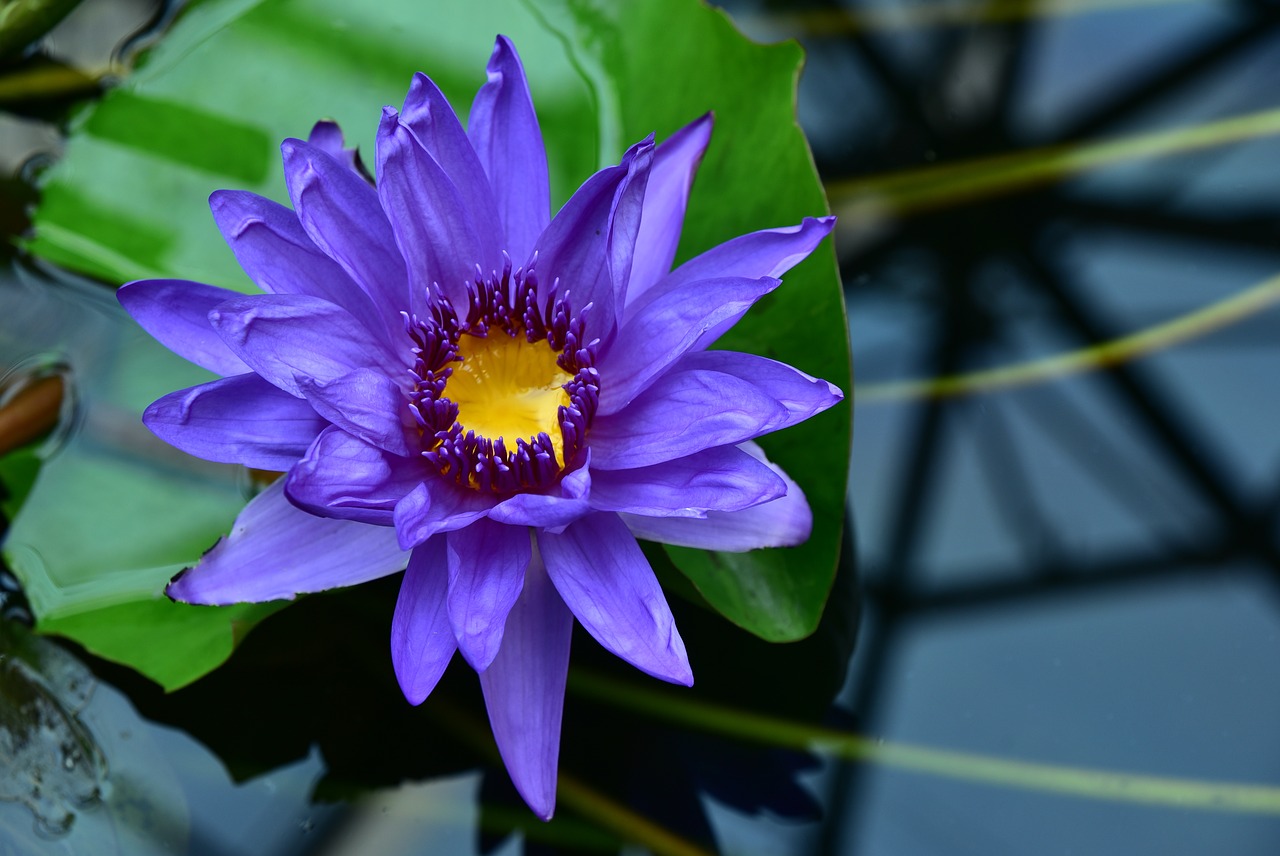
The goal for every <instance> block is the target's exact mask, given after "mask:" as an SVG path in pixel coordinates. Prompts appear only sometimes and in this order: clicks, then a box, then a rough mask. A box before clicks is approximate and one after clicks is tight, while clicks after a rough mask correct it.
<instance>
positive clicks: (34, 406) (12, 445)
mask: <svg viewBox="0 0 1280 856" xmlns="http://www.w3.org/2000/svg"><path fill="white" fill-rule="evenodd" d="M62 392H63V386H62V378H60V377H58V376H57V375H51V376H49V377H44V378H41V379H39V380H37V381H35V382H34V383H32V384H31V385H29V386H27V387H25V388H23V389H21V390H19V391H18V392H17V394H15V395H14V396H13V398H11V399H10V400H8V401H4V402H3V403H0V455H5V454H8V453H9V452H12V451H13V450H14V449H17V448H19V447H21V446H25V445H26V444H27V443H30V442H31V441H32V440H37V439H39V438H40V437H43V436H44V435H45V434H48V433H49V432H50V431H52V430H53V428H54V426H55V425H57V424H58V414H59V413H60V412H61V408H62Z"/></svg>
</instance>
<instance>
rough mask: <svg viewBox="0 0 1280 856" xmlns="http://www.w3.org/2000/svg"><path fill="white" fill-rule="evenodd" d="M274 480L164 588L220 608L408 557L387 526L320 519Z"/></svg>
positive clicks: (344, 578) (388, 568)
mask: <svg viewBox="0 0 1280 856" xmlns="http://www.w3.org/2000/svg"><path fill="white" fill-rule="evenodd" d="M282 482H283V480H277V481H276V482H275V483H274V484H272V485H271V486H270V487H268V488H267V489H266V490H264V491H263V492H262V493H260V494H258V496H256V497H254V499H253V500H252V501H251V502H250V503H249V504H248V505H246V506H245V507H244V510H243V511H241V512H240V516H239V517H237V518H236V522H235V525H233V526H232V527H231V534H230V535H229V536H227V537H226V538H223V539H222V540H220V541H219V542H218V543H217V544H215V545H214V546H213V548H212V549H211V550H209V552H207V553H205V554H204V556H203V557H202V558H201V559H200V562H199V563H198V564H197V565H196V566H195V567H193V568H191V569H189V570H187V571H184V572H183V573H182V574H180V575H179V576H178V577H177V578H176V579H174V581H173V582H171V583H169V587H168V588H167V589H166V590H165V592H166V593H167V594H168V595H169V597H171V598H173V599H174V600H180V601H183V602H184V603H202V604H211V605H216V606H222V605H225V604H229V603H260V602H262V601H268V600H284V599H290V598H292V597H294V595H297V594H302V593H305V592H316V591H323V590H324V589H330V588H336V587H337V586H351V585H356V584H358V583H364V582H368V581H369V580H375V579H377V578H379V577H385V576H386V575H387V574H393V573H395V572H396V571H398V570H400V569H401V568H403V567H404V565H405V562H406V561H407V560H408V558H409V557H408V554H407V553H405V552H403V551H402V550H400V548H399V547H398V546H397V545H396V537H395V533H394V532H393V531H392V530H391V529H390V528H388V527H385V526H368V525H366V524H363V523H352V522H350V521H347V520H330V519H328V518H325V517H316V516H315V515H313V514H308V513H307V512H305V511H301V510H299V509H297V508H295V507H294V506H293V504H292V503H290V502H289V501H288V500H287V499H285V496H284V485H283V483H282Z"/></svg>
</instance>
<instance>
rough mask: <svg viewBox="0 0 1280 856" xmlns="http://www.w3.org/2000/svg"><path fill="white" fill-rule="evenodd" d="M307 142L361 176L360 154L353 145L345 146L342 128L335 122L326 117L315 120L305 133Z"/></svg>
mask: <svg viewBox="0 0 1280 856" xmlns="http://www.w3.org/2000/svg"><path fill="white" fill-rule="evenodd" d="M307 142H308V143H310V144H311V145H313V146H315V147H316V148H318V149H320V150H321V151H323V152H324V153H325V154H327V155H329V157H331V158H333V159H334V160H336V161H338V162H339V163H341V164H343V165H345V166H346V167H347V168H348V169H350V170H352V171H354V172H355V173H356V174H357V175H360V176H361V177H363V173H362V171H361V168H360V155H359V153H358V152H357V151H356V149H355V147H354V146H353V147H352V148H347V147H346V143H345V141H344V140H343V138H342V128H340V127H338V123H337V122H333V121H330V120H327V119H322V120H321V121H319V122H316V123H315V124H314V125H313V126H311V133H310V134H307Z"/></svg>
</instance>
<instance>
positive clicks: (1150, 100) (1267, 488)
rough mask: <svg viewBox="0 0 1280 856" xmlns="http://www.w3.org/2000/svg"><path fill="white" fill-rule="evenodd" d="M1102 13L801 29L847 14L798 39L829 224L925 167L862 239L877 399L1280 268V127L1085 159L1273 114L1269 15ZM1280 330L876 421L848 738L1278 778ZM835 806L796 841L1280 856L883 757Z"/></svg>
mask: <svg viewBox="0 0 1280 856" xmlns="http://www.w3.org/2000/svg"><path fill="white" fill-rule="evenodd" d="M1095 5H1097V4H1095ZM1107 5H1108V6H1112V5H1114V7H1115V8H1108V9H1103V10H1100V11H1099V10H1096V9H1095V10H1094V11H1093V12H1092V13H1089V14H1058V13H1059V12H1061V9H1062V8H1063V7H1062V6H1061V4H1060V5H1059V6H1054V7H1048V6H1044V5H1042V4H1021V12H1020V13H1019V14H1017V15H1012V14H1005V12H1008V9H1007V7H1006V6H1002V5H999V4H972V5H971V4H949V6H948V8H949V9H951V10H952V12H954V13H956V14H959V13H960V12H961V11H963V10H965V9H967V10H968V12H969V13H970V14H969V19H968V20H967V21H966V22H965V24H964V25H960V26H956V25H947V26H941V25H937V24H936V23H930V24H927V25H925V24H920V23H919V22H917V23H916V25H914V26H907V27H906V28H905V29H903V28H902V27H897V26H895V27H888V26H883V25H877V24H876V23H875V22H874V21H871V22H870V23H868V20H867V19H866V17H865V16H864V15H863V13H864V12H865V11H867V10H868V9H875V10H886V9H897V10H899V12H900V13H901V14H902V16H903V17H904V18H907V19H910V18H911V10H912V9H918V8H925V9H927V8H932V6H927V7H912V6H907V5H899V4H885V5H883V6H880V5H876V6H864V5H861V4H859V5H857V6H852V7H846V8H840V7H838V6H834V5H825V6H823V10H824V11H823V13H822V17H821V18H820V19H811V18H808V16H807V15H806V14H805V13H796V15H795V16H793V17H791V18H790V20H791V23H792V26H800V27H804V26H805V21H806V20H808V21H810V22H811V21H813V20H821V21H822V22H823V23H822V25H821V30H820V31H815V30H808V31H806V32H805V37H806V42H807V44H808V45H809V46H810V48H811V51H810V65H809V69H808V76H807V78H806V80H805V82H804V84H803V85H802V100H801V103H802V110H803V112H802V118H806V117H807V119H808V122H807V127H809V129H810V131H811V139H812V140H813V144H814V148H815V155H816V157H817V158H818V162H819V164H820V167H821V168H822V170H823V172H824V174H825V175H826V177H827V179H828V182H829V187H831V188H832V193H833V199H832V203H833V206H835V207H837V208H839V207H840V206H841V205H842V204H845V201H846V199H847V197H845V196H842V195H841V193H842V189H843V188H857V187H861V186H863V185H862V184H860V183H859V182H860V181H861V180H862V179H863V178H874V177H877V176H880V175H883V174H885V173H887V172H892V171H894V170H902V169H910V170H912V173H911V176H912V178H911V181H912V182H914V184H913V185H912V186H911V187H910V188H909V194H910V200H911V203H910V205H909V206H908V207H902V206H898V207H894V206H893V205H889V204H884V205H882V210H881V215H882V216H879V217H877V216H874V215H875V212H874V211H870V213H868V210H863V211H862V212H861V213H860V216H861V217H862V219H863V221H864V222H863V223H861V224H859V226H858V228H857V229H854V230H852V231H850V232H846V234H845V238H846V241H845V243H844V244H843V245H842V248H841V262H842V269H843V272H844V275H845V282H846V288H847V294H848V302H849V318H850V325H851V337H852V342H853V349H854V359H855V365H856V367H857V372H858V379H859V386H860V387H861V388H866V387H867V386H870V385H874V384H875V383H877V382H881V381H889V380H899V379H916V378H932V377H942V376H953V375H963V374H965V373H967V372H973V371H977V370H981V369H987V368H991V367H997V366H1006V365H1017V364H1020V363H1024V362H1026V361H1030V360H1035V359H1039V358H1043V357H1045V356H1048V355H1053V354H1059V353H1063V352H1068V351H1073V350H1078V349H1085V348H1089V347H1091V346H1094V345H1097V344H1099V343H1105V342H1108V341H1111V340H1113V339H1115V338H1116V337H1117V336H1120V335H1124V334H1127V333H1130V332H1133V331H1137V330H1141V329H1143V328H1145V327H1148V326H1150V325H1152V324H1156V323H1159V322H1163V321H1165V320H1167V319H1169V318H1172V317H1175V316H1178V315H1182V314H1185V313H1192V312H1195V311H1196V310H1198V309H1200V308H1201V307H1203V306H1205V305H1208V304H1210V303H1213V302H1215V301H1218V300H1222V299H1224V298H1227V297H1229V296H1230V295H1232V294H1234V293H1237V292H1241V291H1243V290H1245V289H1246V288H1249V287H1251V286H1254V285H1255V284H1257V283H1259V282H1261V281H1263V280H1265V279H1267V278H1268V277H1271V276H1273V275H1274V274H1275V272H1276V269H1277V261H1280V202H1277V199H1280V196H1277V193H1276V192H1277V190H1280V187H1278V186H1277V180H1276V173H1275V171H1274V170H1273V169H1271V168H1270V167H1267V166H1264V164H1265V163H1268V162H1273V161H1274V159H1275V156H1276V154H1277V153H1278V152H1280V146H1278V145H1277V143H1276V142H1275V140H1274V137H1272V136H1266V137H1257V138H1255V140H1254V141H1253V142H1250V143H1247V144H1244V145H1212V146H1210V147H1208V148H1204V149H1202V150H1199V151H1196V152H1194V153H1189V152H1188V150H1186V149H1184V150H1183V153H1182V154H1179V155H1177V156H1165V157H1151V156H1146V157H1143V158H1132V157H1128V156H1124V157H1120V156H1116V157H1114V158H1113V159H1112V160H1108V159H1107V158H1106V157H1103V158H1100V159H1099V160H1098V161H1096V162H1095V163H1094V164H1093V166H1092V167H1091V168H1090V169H1088V170H1085V171H1084V172H1080V171H1078V170H1076V168H1075V166H1074V165H1072V164H1071V163H1069V162H1067V161H1063V160H1062V156H1063V155H1064V153H1066V155H1067V156H1068V157H1075V156H1077V153H1080V152H1085V151H1090V152H1093V153H1098V152H1103V153H1105V152H1107V151H1109V150H1107V149H1103V148H1090V147H1091V146H1092V145H1093V143H1094V141H1096V140H1098V139H1100V138H1105V137H1108V136H1117V135H1121V136H1124V137H1125V138H1127V139H1136V138H1140V137H1142V136H1143V135H1147V137H1145V138H1144V139H1147V140H1149V139H1151V136H1150V135H1154V134H1156V133H1157V132H1168V131H1170V130H1176V129H1178V128H1185V127H1190V126H1194V125H1198V124H1201V123H1205V122H1209V121H1211V120H1217V119H1220V118H1223V117H1230V116H1236V115H1242V114H1252V113H1255V111H1265V110H1269V109H1273V108H1274V106H1275V100H1274V89H1273V88H1272V87H1270V86H1269V85H1268V84H1267V82H1266V81H1268V80H1269V79H1271V76H1272V72H1271V69H1273V68H1274V66H1275V62H1276V59H1277V57H1278V56H1280V42H1277V41H1276V39H1275V38H1274V32H1275V29H1274V28H1275V25H1276V22H1277V19H1276V17H1275V14H1274V10H1273V7H1271V6H1269V5H1265V4H1245V5H1242V6H1230V7H1228V6H1225V5H1222V4H1214V3H1190V4H1160V5H1144V6H1143V7H1142V8H1140V9H1139V8H1132V7H1128V6H1127V5H1126V4H1123V3H1115V4H1107ZM1066 8H1068V9H1069V6H1068V7H1066ZM1048 9H1055V10H1057V11H1056V12H1055V13H1054V14H1053V15H1052V16H1050V15H1048V14H1042V12H1043V11H1044V10H1048ZM1001 10H1004V12H1002V11H1001ZM753 20H759V21H761V22H762V23H764V24H767V23H768V22H769V18H768V16H767V15H765V16H763V17H761V18H757V19H753ZM843 104H849V105H850V106H849V108H847V109H843V108H840V107H838V105H843ZM1273 133H1274V130H1269V131H1268V134H1273ZM1173 139H1175V141H1179V142H1180V141H1181V140H1180V138H1176V137H1175V138H1173ZM1063 143H1070V144H1072V148H1071V149H1068V150H1064V149H1061V148H1052V146H1057V145H1059V144H1063ZM1015 151H1027V152H1030V153H1032V154H1033V155H1036V157H1035V158H1034V159H1033V160H1028V161H1025V162H1024V163H1026V164H1031V165H1032V166H1030V167H1028V169H1043V171H1044V174H1043V175H1041V176H1040V177H1039V178H1037V180H1036V181H1035V182H1030V183H1027V182H1024V181H1023V176H1025V174H1026V173H1023V176H1019V175H1017V174H1014V173H1013V172H1004V173H1002V172H1001V171H1000V169H1003V166H1000V164H997V165H996V166H1000V169H996V168H993V166H992V162H990V161H988V160H984V159H985V158H987V157H988V156H991V155H997V154H1000V155H1003V154H1004V153H1007V152H1015ZM1110 151H1118V150H1116V149H1113V150H1110ZM1037 153H1038V154H1037ZM1055 159H1057V160H1055ZM1046 167H1047V168H1046ZM1059 167H1060V168H1061V169H1060V171H1057V170H1059ZM1068 167H1070V168H1068ZM948 171H950V172H948ZM957 175H960V176H961V177H962V179H963V181H969V182H970V184H968V185H967V187H966V189H964V190H963V191H961V190H958V189H957V188H959V187H962V186H963V185H962V181H961V180H958V179H956V176H957ZM877 186H879V187H882V188H883V187H889V189H890V190H891V191H893V193H898V192H899V191H900V190H901V188H894V187H892V186H889V185H885V184H884V183H883V182H881V184H879V185H877ZM893 193H890V194H889V197H890V201H892V200H893V199H894V198H903V197H902V195H901V193H899V196H898V197H894V196H893ZM1277 317H1278V316H1277V314H1276V313H1275V312H1274V311H1259V312H1258V313H1257V314H1255V315H1253V316H1252V317H1250V318H1249V319H1248V320H1247V321H1245V322H1244V323H1240V324H1238V325H1236V326H1233V327H1231V328H1229V329H1227V330H1224V331H1219V332H1216V333H1213V334H1205V335H1197V336H1195V337H1193V339H1192V340H1191V341H1189V342H1187V343H1185V344H1182V345H1180V346H1178V347H1176V348H1172V349H1167V350H1159V351H1157V352H1155V353H1153V354H1151V355H1149V356H1145V357H1143V358H1142V359H1139V360H1126V361H1123V362H1121V363H1120V364H1119V365H1116V366H1113V367H1111V368H1109V369H1105V370H1103V369H1102V368H1099V369H1098V370H1095V371H1093V372H1091V373H1086V374H1084V375H1079V376H1073V377H1068V378H1054V379H1049V380H1046V381H1044V382H1042V383H1040V384H1038V385H1036V386H1033V387H1028V388H1023V389H1018V390H1012V391H997V392H988V393H975V394H971V395H967V396H961V397H948V398H936V399H935V398H931V397H929V396H927V395H921V396H919V397H917V398H916V399H914V400H910V401H906V402H901V401H900V402H897V403H887V402H883V401H880V402H876V401H871V400H864V401H859V402H858V403H857V405H856V409H855V444H854V454H853V469H852V482H851V493H852V498H853V504H854V513H855V516H856V518H857V521H858V531H859V537H860V567H861V570H862V572H863V574H864V577H865V583H866V594H867V598H868V614H867V624H866V626H865V627H864V633H863V635H862V638H861V640H860V644H859V650H858V653H857V655H856V657H855V663H854V668H853V670H852V672H851V674H850V679H849V682H848V683H847V685H846V687H845V688H844V690H843V691H842V694H841V697H840V701H839V703H840V704H841V705H842V706H843V707H844V708H845V709H847V710H849V711H851V712H852V713H853V715H854V717H855V718H856V723H857V725H856V727H857V728H858V729H859V730H860V731H862V732H865V733H869V734H873V735H878V736H882V737H885V738H887V739H889V740H900V741H906V742H910V743H917V744H925V745H929V746H936V747H946V748H951V749H958V750H967V751H976V752H981V753H985V754H988V755H993V756H998V757H1002V758H1012V759H1022V760H1032V761H1041V762H1049V763H1059V764H1068V765H1075V766H1081V767H1090V768H1096V769H1104V770H1114V771H1128V772H1134V773H1148V774H1157V775H1166V776H1181V777H1193V778H1200V779H1207V780H1227V781H1239V782H1256V783H1268V782H1271V783H1274V782H1275V781H1277V778H1278V777H1280V741H1278V740H1277V739H1276V737H1275V732H1274V729H1271V728H1270V727H1269V726H1267V725H1266V724H1264V723H1266V722H1268V721H1273V720H1274V719H1275V717H1276V716H1277V715H1280V670H1277V668H1276V666H1275V662H1276V658H1275V656H1274V652H1275V650H1276V645H1277V642H1280V638H1278V637H1280V620H1278V619H1280V616H1277V614H1276V606H1277V602H1276V597H1275V595H1276V589H1275V580H1276V571H1277V569H1280V562H1278V561H1277V558H1278V556H1280V554H1278V553H1277V550H1276V546H1275V541H1274V535H1275V512H1276V502H1277V500H1276V497H1277V496H1278V495H1280V485H1277V482H1276V478H1275V476H1274V462H1275V460H1276V457H1277V454H1278V453H1280V443H1278V438H1277V435H1276V433H1275V432H1274V431H1273V430H1271V426H1273V425H1274V424H1275V420H1276V419H1277V417H1280V399H1277V397H1276V396H1275V395H1273V394H1272V393H1271V387H1272V386H1273V385H1274V383H1273V377H1274V372H1275V368H1274V367H1275V365H1276V364H1277V363H1276V361H1275V357H1276V354H1275V352H1274V350H1273V349H1274V348H1275V343H1276V342H1277V341H1280V339H1278V338H1277V334H1278V333H1280V329H1277ZM828 785H829V787H830V790H829V791H828V794H829V798H830V800H831V803H830V808H831V809H832V812H831V814H830V815H829V821H828V824H827V825H826V827H825V828H824V830H823V832H822V834H821V837H820V842H810V843H801V844H800V845H799V847H800V848H805V847H808V846H810V844H812V846H813V847H814V848H815V850H817V851H818V852H824V853H832V854H835V853H841V854H845V853H857V854H893V853H970V852H972V853H1024V852H1041V851H1043V850H1044V849H1046V847H1048V848H1050V849H1052V850H1053V851H1054V852H1058V851H1061V852H1088V853H1117V854H1119V853H1133V852H1160V853H1204V852H1231V853H1269V852H1272V851H1273V850H1274V848H1275V847H1276V843H1277V840H1280V823H1277V821H1275V820H1273V819H1264V818H1259V817H1250V816H1240V815H1232V814H1226V813H1212V812H1211V813H1201V812H1192V811H1188V810H1186V809H1182V810H1178V809H1173V808H1169V807H1165V808H1154V807H1142V806H1135V805H1125V804H1123V803H1118V802H1115V801H1113V800H1096V801H1090V800H1081V799H1077V798H1069V797H1063V796H1053V795H1047V794H1044V793H1036V792H1035V791H1027V790H1022V789H1016V788H1015V789H1009V788H994V787H990V786H984V785H978V784H965V783H962V782H956V781H947V780H945V779H939V778H930V777H925V776H920V775H914V774H910V773H903V772H897V771H894V770H891V769H888V768H886V767H883V766H868V765H863V766H858V767H842V768H841V769H840V770H839V771H838V772H837V773H836V774H835V775H833V777H832V778H831V779H830V780H829V782H828ZM1050 843H1051V844H1050ZM797 852H799V851H797Z"/></svg>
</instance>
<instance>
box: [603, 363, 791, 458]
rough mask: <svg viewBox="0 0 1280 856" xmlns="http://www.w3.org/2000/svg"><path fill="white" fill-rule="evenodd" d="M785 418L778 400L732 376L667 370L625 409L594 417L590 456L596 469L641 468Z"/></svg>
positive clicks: (764, 429)
mask: <svg viewBox="0 0 1280 856" xmlns="http://www.w3.org/2000/svg"><path fill="white" fill-rule="evenodd" d="M606 377H608V376H607V375H606ZM786 417H787V410H786V408H784V407H783V406H782V405H781V404H779V403H778V402H776V401H774V400H773V399H772V398H770V397H769V396H767V395H765V394H764V393H762V392H761V391H760V390H758V389H756V387H755V386H753V385H752V384H750V383H748V382H746V381H744V380H740V379H739V378H736V377H734V376H733V375H727V374H722V373H721V372H708V371H700V370H699V371H673V372H669V373H667V374H665V375H663V376H662V377H661V378H660V379H659V380H658V381H657V382H656V383H655V384H654V385H653V386H651V387H649V388H648V389H647V390H645V391H644V392H643V393H641V394H640V395H639V396H638V397H637V398H636V400H635V401H633V402H631V404H629V405H627V407H626V408H625V409H623V410H621V411H620V412H618V413H614V414H612V415H609V416H598V417H597V418H596V420H595V423H594V424H593V425H592V426H591V434H590V437H589V439H588V441H589V442H590V444H591V460H592V462H593V465H594V466H595V468H596V469H597V470H601V469H605V470H621V469H630V468H632V467H647V466H649V465H650V464H657V463H661V462H662V461H670V460H674V459H676V458H683V457H685V456H686V455H692V454H693V453H694V452H699V451H702V450H703V449H709V448H711V447H712V446H724V445H729V444H734V443H741V442H742V441H744V440H750V439H752V438H754V437H759V436H760V435H761V434H765V433H768V432H769V431H772V430H773V429H774V426H776V425H779V424H781V423H782V422H783V421H785V419H786Z"/></svg>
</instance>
